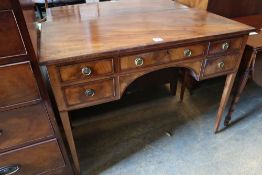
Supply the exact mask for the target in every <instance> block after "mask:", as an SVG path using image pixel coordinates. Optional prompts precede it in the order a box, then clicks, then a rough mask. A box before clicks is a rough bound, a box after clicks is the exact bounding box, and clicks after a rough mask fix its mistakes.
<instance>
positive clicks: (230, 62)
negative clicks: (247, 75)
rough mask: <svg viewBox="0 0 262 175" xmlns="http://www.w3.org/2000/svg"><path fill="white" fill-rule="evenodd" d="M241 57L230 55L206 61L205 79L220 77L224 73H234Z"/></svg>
mask: <svg viewBox="0 0 262 175" xmlns="http://www.w3.org/2000/svg"><path fill="white" fill-rule="evenodd" d="M238 57H239V55H228V56H223V57H219V58H213V59H206V60H205V65H204V70H203V71H204V72H203V77H209V76H216V74H218V75H220V74H221V73H222V72H225V73H227V72H228V71H233V70H234V69H235V67H236V65H237V63H238Z"/></svg>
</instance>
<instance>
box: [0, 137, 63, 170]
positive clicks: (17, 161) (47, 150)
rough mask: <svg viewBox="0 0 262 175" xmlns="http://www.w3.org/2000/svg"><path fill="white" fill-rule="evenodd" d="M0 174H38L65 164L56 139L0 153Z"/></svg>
mask: <svg viewBox="0 0 262 175" xmlns="http://www.w3.org/2000/svg"><path fill="white" fill-rule="evenodd" d="M0 160H1V161H0V174H21V175H38V174H44V173H47V172H49V171H52V170H55V169H58V168H62V167H64V166H65V162H64V160H63V156H62V154H61V151H60V149H59V146H58V143H57V141H56V140H55V139H54V140H51V141H47V142H42V143H40V144H35V145H33V146H30V147H25V148H22V149H17V150H13V151H10V152H6V153H3V154H0Z"/></svg>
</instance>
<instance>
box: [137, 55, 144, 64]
mask: <svg viewBox="0 0 262 175" xmlns="http://www.w3.org/2000/svg"><path fill="white" fill-rule="evenodd" d="M135 64H136V66H142V65H143V64H144V60H143V58H142V57H137V58H136V59H135Z"/></svg>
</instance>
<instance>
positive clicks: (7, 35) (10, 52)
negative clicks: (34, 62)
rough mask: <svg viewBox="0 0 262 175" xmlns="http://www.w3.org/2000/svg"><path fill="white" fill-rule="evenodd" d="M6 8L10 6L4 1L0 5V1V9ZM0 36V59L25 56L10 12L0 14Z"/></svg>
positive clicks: (13, 17) (14, 20)
mask: <svg viewBox="0 0 262 175" xmlns="http://www.w3.org/2000/svg"><path fill="white" fill-rule="evenodd" d="M2 5H3V7H2ZM8 6H10V4H9V2H5V1H4V4H2V1H1V5H0V8H7V7H8ZM0 36H1V37H0V58H1V57H7V56H15V55H25V54H26V49H25V47H24V44H23V41H22V37H21V35H20V31H19V29H18V26H17V24H16V19H15V16H14V14H13V13H12V11H11V10H7V11H2V12H0Z"/></svg>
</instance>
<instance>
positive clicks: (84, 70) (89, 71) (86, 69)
mask: <svg viewBox="0 0 262 175" xmlns="http://www.w3.org/2000/svg"><path fill="white" fill-rule="evenodd" d="M82 74H83V75H86V76H89V75H91V74H92V69H91V68H90V67H84V68H82Z"/></svg>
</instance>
